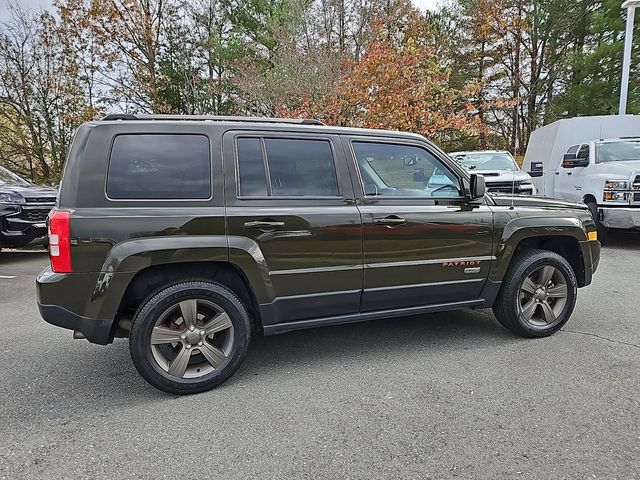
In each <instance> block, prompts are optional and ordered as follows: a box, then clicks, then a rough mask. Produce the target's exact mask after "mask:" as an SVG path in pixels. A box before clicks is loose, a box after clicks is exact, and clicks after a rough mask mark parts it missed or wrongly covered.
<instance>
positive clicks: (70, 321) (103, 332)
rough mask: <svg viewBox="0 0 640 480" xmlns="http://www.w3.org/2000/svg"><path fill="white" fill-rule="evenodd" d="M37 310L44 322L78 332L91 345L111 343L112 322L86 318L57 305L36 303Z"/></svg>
mask: <svg viewBox="0 0 640 480" xmlns="http://www.w3.org/2000/svg"><path fill="white" fill-rule="evenodd" d="M38 310H40V316H42V318H43V319H44V321H45V322H47V323H50V324H51V325H55V326H56V327H62V328H68V329H69V330H78V331H80V332H82V334H83V335H84V336H85V337H86V338H87V340H89V341H90V342H91V343H97V344H100V345H107V344H109V343H111V342H112V341H113V338H112V337H111V326H112V325H113V320H98V319H95V318H86V317H83V316H81V315H78V314H76V313H73V312H70V311H69V310H67V309H65V308H62V307H60V306H58V305H42V304H41V303H40V302H38Z"/></svg>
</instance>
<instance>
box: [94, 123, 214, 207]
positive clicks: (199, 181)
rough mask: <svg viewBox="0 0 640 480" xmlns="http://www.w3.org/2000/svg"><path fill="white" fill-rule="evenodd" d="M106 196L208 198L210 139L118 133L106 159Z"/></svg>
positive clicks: (209, 187)
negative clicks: (107, 160) (109, 155)
mask: <svg viewBox="0 0 640 480" xmlns="http://www.w3.org/2000/svg"><path fill="white" fill-rule="evenodd" d="M107 196H108V197H109V198H114V199H207V198H210V197H211V162H210V158H209V139H208V138H207V137H206V136H204V135H118V136H117V137H116V138H115V140H114V142H113V148H112V150H111V159H110V160H109V171H108V173H107Z"/></svg>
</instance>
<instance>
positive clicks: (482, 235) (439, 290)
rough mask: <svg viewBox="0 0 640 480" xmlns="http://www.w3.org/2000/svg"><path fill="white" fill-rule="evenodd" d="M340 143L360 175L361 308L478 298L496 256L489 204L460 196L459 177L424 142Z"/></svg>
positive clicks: (373, 140) (354, 139)
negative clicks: (470, 202)
mask: <svg viewBox="0 0 640 480" xmlns="http://www.w3.org/2000/svg"><path fill="white" fill-rule="evenodd" d="M345 142H346V143H345V147H346V149H348V151H349V152H350V153H351V156H352V166H353V167H355V168H356V173H357V176H358V179H359V182H358V183H357V184H356V185H355V188H356V195H357V196H358V197H359V199H358V208H359V209H360V212H361V214H362V221H363V245H364V266H365V270H364V291H363V298H362V311H363V312H367V311H376V310H388V309H396V308H406V307H412V306H423V305H436V304H450V303H456V302H470V303H469V305H472V304H477V303H479V302H478V298H479V297H480V294H481V291H482V288H483V286H484V283H485V280H486V278H487V276H488V272H489V268H490V266H491V260H492V258H493V257H492V223H493V213H492V211H491V210H490V209H489V208H488V207H487V206H485V205H480V206H471V205H469V204H468V203H467V202H466V201H465V199H464V196H463V190H462V188H463V184H462V178H461V177H459V174H457V173H455V172H454V171H453V170H452V169H451V168H449V167H448V166H447V165H446V163H445V162H444V161H443V159H442V157H440V155H441V153H439V152H437V151H436V150H435V149H433V148H432V147H430V146H429V145H428V144H426V143H424V144H423V143H419V142H414V141H404V140H395V139H394V140H381V139H380V138H358V137H352V138H347V139H345ZM474 302H475V303H474ZM461 306H463V305H461Z"/></svg>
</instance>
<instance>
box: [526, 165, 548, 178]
mask: <svg viewBox="0 0 640 480" xmlns="http://www.w3.org/2000/svg"><path fill="white" fill-rule="evenodd" d="M527 173H528V174H529V176H530V177H532V178H533V177H541V176H542V175H543V173H544V164H543V163H542V162H531V171H530V172H527Z"/></svg>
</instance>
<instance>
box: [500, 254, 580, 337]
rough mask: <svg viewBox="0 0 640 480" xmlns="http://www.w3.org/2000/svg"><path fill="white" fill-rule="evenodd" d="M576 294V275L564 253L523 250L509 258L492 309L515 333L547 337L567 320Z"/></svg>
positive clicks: (504, 324) (525, 335) (573, 305)
mask: <svg viewBox="0 0 640 480" xmlns="http://www.w3.org/2000/svg"><path fill="white" fill-rule="evenodd" d="M576 297H577V280H576V276H575V274H574V272H573V269H572V268H571V265H569V263H568V262H567V261H566V260H565V259H564V258H563V257H561V256H560V255H558V254H557V253H554V252H550V251H547V250H526V251H523V252H521V253H519V254H518V255H516V256H515V257H514V258H513V259H512V260H511V264H510V266H509V269H508V271H507V274H506V275H505V278H504V280H503V283H502V288H501V289H500V293H499V294H498V298H497V299H496V302H495V304H494V306H493V312H494V313H495V315H496V318H497V319H498V321H499V322H500V323H501V324H502V325H503V326H505V327H506V328H508V329H509V330H511V331H512V332H515V333H517V334H518V335H522V336H524V337H546V336H548V335H552V334H553V333H555V332H557V331H558V330H560V329H561V328H562V326H563V325H564V324H565V323H567V321H568V320H569V317H570V316H571V313H572V312H573V308H574V307H575V303H576Z"/></svg>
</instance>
